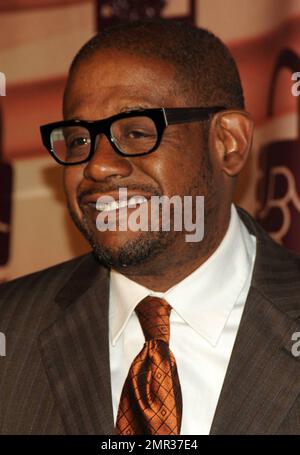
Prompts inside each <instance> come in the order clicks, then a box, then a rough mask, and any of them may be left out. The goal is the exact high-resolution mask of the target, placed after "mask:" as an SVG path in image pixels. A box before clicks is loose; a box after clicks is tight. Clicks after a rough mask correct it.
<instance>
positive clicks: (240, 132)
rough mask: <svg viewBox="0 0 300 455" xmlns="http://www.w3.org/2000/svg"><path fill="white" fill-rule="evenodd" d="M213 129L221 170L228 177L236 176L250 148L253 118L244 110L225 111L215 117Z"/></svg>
mask: <svg viewBox="0 0 300 455" xmlns="http://www.w3.org/2000/svg"><path fill="white" fill-rule="evenodd" d="M215 131H216V137H215V139H216V141H217V142H216V145H217V150H218V155H219V159H220V165H221V167H222V170H223V171H224V172H225V173H226V174H227V175H228V176H230V177H233V176H236V175H238V174H239V173H240V172H241V170H242V168H243V167H244V165H245V163H246V161H247V157H248V154H249V151H250V148H251V144H252V135H253V120H252V119H251V117H250V115H249V114H248V113H247V112H245V111H226V112H224V113H222V114H220V115H219V116H218V117H217V118H216V124H215Z"/></svg>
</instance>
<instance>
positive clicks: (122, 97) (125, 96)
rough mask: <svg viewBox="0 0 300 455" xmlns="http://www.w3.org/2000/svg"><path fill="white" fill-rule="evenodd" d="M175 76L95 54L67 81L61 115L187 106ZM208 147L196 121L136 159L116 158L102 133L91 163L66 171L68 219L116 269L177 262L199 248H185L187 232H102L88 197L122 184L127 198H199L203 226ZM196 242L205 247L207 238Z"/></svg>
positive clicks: (131, 59)
mask: <svg viewBox="0 0 300 455" xmlns="http://www.w3.org/2000/svg"><path fill="white" fill-rule="evenodd" d="M174 73H175V71H174V69H173V67H172V65H170V64H165V63H163V62H161V61H159V60H156V59H146V58H142V57H138V56H129V55H127V54H125V53H121V52H118V51H112V50H110V51H108V50H106V51H100V52H97V53H95V54H94V55H92V56H91V57H88V58H86V59H85V60H83V61H82V62H81V63H80V64H79V65H78V66H77V67H76V69H75V71H74V72H73V74H72V75H71V77H70V79H69V81H68V86H67V91H66V96H65V105H64V115H65V119H82V120H99V119H104V118H106V117H110V116H112V115H115V114H118V113H119V112H122V111H127V110H133V109H141V108H158V107H187V106H192V105H193V104H192V103H190V104H188V103H187V101H185V100H184V97H183V96H182V95H181V93H180V89H179V87H178V86H177V85H176V84H175V82H174ZM205 147H207V145H206V144H204V141H203V126H201V124H200V123H199V122H195V123H185V124H180V125H170V126H168V127H167V128H166V129H165V131H164V135H163V139H162V142H161V144H160V146H159V148H158V149H157V150H156V151H155V152H153V153H151V154H149V155H146V156H140V157H123V156H120V155H118V154H117V153H116V152H115V151H114V149H113V148H112V147H111V145H110V143H109V141H108V140H107V138H106V137H105V136H104V135H103V136H101V137H100V138H99V140H98V144H97V149H96V152H95V154H94V156H93V158H92V159H91V160H90V161H89V162H88V163H84V164H81V165H74V166H69V167H66V168H65V169H64V186H65V191H66V195H67V201H68V206H69V210H70V213H71V216H72V218H73V220H74V222H75V224H76V225H77V226H78V228H79V229H80V230H81V232H82V233H83V234H84V235H85V237H86V238H87V239H88V240H89V242H90V243H91V245H92V247H93V249H94V251H95V252H96V254H97V255H98V256H99V258H100V259H101V261H102V262H104V263H106V264H107V265H109V266H113V267H116V268H118V267H121V266H130V265H135V266H136V265H138V264H145V261H146V262H147V261H149V260H152V259H153V258H156V259H157V258H159V259H160V263H161V264H162V266H163V263H164V260H166V261H169V262H170V260H171V259H170V258H171V257H172V260H174V264H175V263H176V258H177V260H178V262H180V261H185V260H186V259H187V257H186V255H189V254H193V252H195V250H197V249H198V248H200V249H201V247H200V245H197V246H196V247H195V244H189V245H187V243H186V242H185V234H186V233H185V232H174V231H170V232H162V231H159V232H151V231H148V232H141V231H138V232H133V231H130V230H126V231H123V232H120V231H116V232H113V231H106V232H100V231H98V230H97V227H96V216H97V214H99V212H98V211H97V210H96V209H95V208H94V207H93V206H92V205H91V204H90V201H91V200H93V201H96V199H97V198H98V197H101V196H104V195H109V196H113V197H114V199H116V200H118V190H119V188H127V192H128V197H129V198H130V197H131V196H134V195H138V196H145V197H146V198H150V197H151V196H154V195H155V196H162V195H164V196H168V197H172V196H174V195H178V196H181V197H182V198H183V197H184V196H189V195H191V196H193V197H195V196H196V195H203V196H204V197H205V215H206V226H205V228H206V230H207V218H208V219H211V217H213V215H212V214H213V213H214V211H215V198H216V196H215V191H214V190H213V188H214V187H215V185H214V182H213V173H214V172H213V170H212V169H211V166H210V164H209V160H208V159H207V152H206V151H205ZM133 210H134V209H133V208H132V209H129V212H130V211H133ZM117 212H118V210H117ZM116 215H117V216H118V213H116ZM210 223H212V220H211V222H210ZM200 243H203V245H206V247H207V248H209V246H208V243H209V235H208V236H207V237H206V238H205V240H203V242H200ZM203 254H204V253H203ZM170 255H171V256H170Z"/></svg>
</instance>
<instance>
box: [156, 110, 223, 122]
mask: <svg viewBox="0 0 300 455" xmlns="http://www.w3.org/2000/svg"><path fill="white" fill-rule="evenodd" d="M225 109H226V108H225V107H222V106H216V107H208V108H206V107H203V108H201V107H195V108H191V107H188V108H184V107H183V108H174V109H170V108H167V109H164V115H165V120H166V123H167V125H174V124H176V123H185V122H196V121H198V120H206V119H208V118H209V116H210V115H212V114H216V113H217V112H220V111H222V110H225Z"/></svg>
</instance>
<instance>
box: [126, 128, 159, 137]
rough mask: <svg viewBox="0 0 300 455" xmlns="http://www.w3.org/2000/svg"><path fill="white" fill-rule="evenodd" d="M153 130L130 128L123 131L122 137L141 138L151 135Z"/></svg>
mask: <svg viewBox="0 0 300 455" xmlns="http://www.w3.org/2000/svg"><path fill="white" fill-rule="evenodd" d="M152 136H153V131H146V130H138V129H131V130H129V129H128V131H124V137H127V138H129V139H143V138H146V137H152Z"/></svg>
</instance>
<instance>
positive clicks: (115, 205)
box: [91, 196, 147, 212]
mask: <svg viewBox="0 0 300 455" xmlns="http://www.w3.org/2000/svg"><path fill="white" fill-rule="evenodd" d="M146 201H147V199H146V198H145V197H144V196H132V197H131V198H130V199H129V201H125V200H124V201H122V200H121V201H112V202H101V201H99V202H98V201H97V202H96V204H95V203H91V204H92V205H93V206H94V207H96V208H97V210H99V211H100V212H109V211H112V210H118V209H120V208H124V207H128V208H131V207H136V206H137V205H138V204H143V203H144V202H146Z"/></svg>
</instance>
